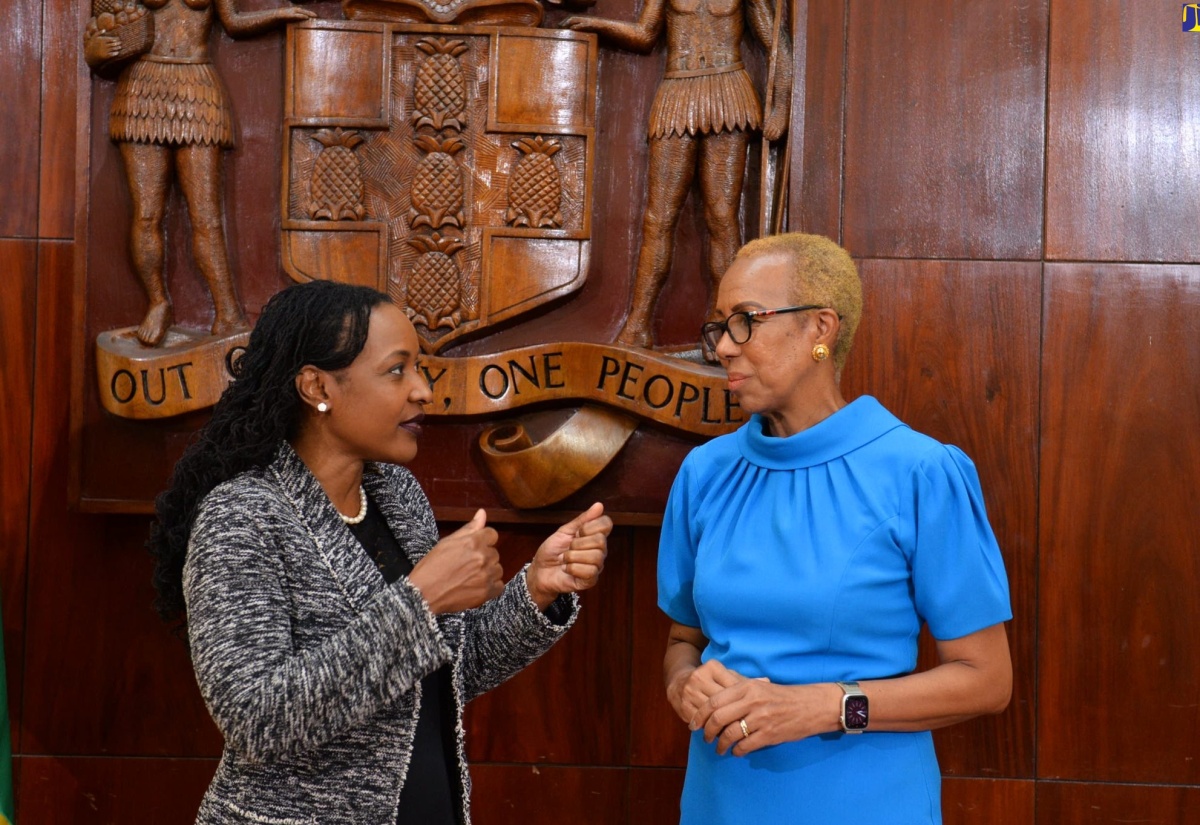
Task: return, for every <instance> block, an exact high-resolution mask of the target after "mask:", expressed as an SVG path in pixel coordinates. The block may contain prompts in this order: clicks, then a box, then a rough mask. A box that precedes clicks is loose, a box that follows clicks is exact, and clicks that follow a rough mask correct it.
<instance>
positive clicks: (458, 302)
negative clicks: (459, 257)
mask: <svg viewBox="0 0 1200 825" xmlns="http://www.w3.org/2000/svg"><path fill="white" fill-rule="evenodd" d="M408 242H409V244H411V245H412V247H413V248H414V249H416V250H417V251H418V252H419V253H421V254H420V255H419V256H418V257H417V262H416V263H415V264H414V265H413V271H412V276H411V277H410V278H409V279H408V307H407V310H406V311H407V312H408V317H409V318H410V319H412V322H413V323H414V324H417V323H420V324H424V325H425V327H426V328H427V329H430V330H434V329H438V328H439V327H449V328H450V329H454V328H455V327H457V326H458V324H459V322H460V321H461V320H462V317H463V311H462V310H463V307H462V285H461V284H462V273H461V272H460V271H459V269H458V265H457V264H456V263H455V262H454V259H453V258H452V257H451V256H452V255H454V253H456V252H458V251H459V250H460V249H462V248H463V245H462V243H461V242H459V241H457V240H455V239H453V238H444V237H442V236H441V235H439V234H438V233H437V232H434V233H433V235H432V236H430V237H425V236H422V235H418V236H415V237H412V238H409V239H408Z"/></svg>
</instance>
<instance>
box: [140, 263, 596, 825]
mask: <svg viewBox="0 0 1200 825" xmlns="http://www.w3.org/2000/svg"><path fill="white" fill-rule="evenodd" d="M418 355H419V350H418V341H417V335H416V331H415V330H414V329H413V327H412V324H411V323H409V321H408V319H407V317H405V315H404V313H403V312H402V311H401V310H400V309H398V308H397V307H396V306H395V305H393V304H392V303H391V302H390V301H389V300H388V298H387V296H386V295H384V294H382V293H379V292H376V291H375V290H370V289H366V288H362V287H352V286H345V285H339V284H332V283H328V282H314V283H309V284H304V285H299V286H294V287H290V288H288V289H286V290H284V291H283V292H281V293H280V294H279V295H277V296H276V297H275V298H273V299H272V300H271V302H270V303H268V305H267V307H266V308H265V309H264V311H263V314H262V317H261V318H260V320H259V322H258V325H257V326H256V327H255V330H254V332H253V333H252V335H251V338H250V343H249V345H248V347H247V349H246V352H245V353H244V355H243V356H242V358H241V359H240V361H239V362H238V363H237V365H236V367H237V369H236V375H237V377H236V380H235V381H234V382H233V383H232V384H231V385H230V388H229V389H228V390H227V391H226V393H225V394H224V395H223V396H222V398H221V401H220V402H219V403H218V404H217V406H216V407H215V408H214V410H213V416H212V419H211V421H210V423H209V424H208V425H207V426H206V427H205V428H204V429H203V430H202V431H201V433H200V436H199V437H198V439H197V441H196V442H195V443H194V444H193V445H192V446H191V447H189V449H188V450H187V451H186V452H185V454H184V456H183V458H181V459H180V461H179V463H178V464H177V465H176V468H175V473H174V477H173V479H172V484H171V487H170V488H169V489H168V490H167V491H166V492H165V493H163V494H162V495H161V496H160V497H159V499H158V502H157V509H158V520H157V523H156V524H155V526H154V528H153V530H152V533H151V540H150V548H151V550H152V552H153V553H154V554H155V555H156V557H157V560H158V564H157V567H156V570H155V584H156V587H157V588H158V592H159V602H158V608H159V611H160V613H162V614H163V616H164V618H168V619H177V618H182V619H183V621H184V622H185V623H186V628H187V633H188V640H189V644H190V649H191V655H192V661H193V664H194V667H195V671H196V679H197V682H198V683H199V685H200V690H201V693H202V694H203V696H204V699H205V702H206V703H207V705H208V708H209V710H210V712H211V713H212V716H213V719H214V720H215V721H216V723H217V725H218V727H219V728H220V729H221V732H222V733H223V735H224V737H225V749H224V753H223V755H222V758H221V763H220V765H219V766H218V768H217V772H216V776H215V777H214V778H213V781H212V784H211V785H210V786H209V789H208V792H207V793H206V794H205V796H204V800H203V802H202V803H201V807H200V811H199V814H198V816H197V820H196V821H197V822H198V823H214V825H215V824H216V823H220V824H221V825H225V824H226V823H229V825H232V823H278V824H280V825H282V824H283V823H287V824H288V825H292V823H296V824H297V825H298V824H299V823H305V824H306V825H308V824H309V823H321V825H336V824H337V823H346V825H349V824H350V823H355V825H362V824H363V823H379V824H380V825H383V823H388V825H390V824H391V823H396V822H401V823H403V822H409V821H417V820H419V821H421V822H430V823H432V822H447V823H453V822H457V823H469V822H470V804H469V799H470V777H469V775H468V772H467V763H466V758H465V748H464V741H463V727H462V709H463V706H464V705H465V703H466V702H468V701H470V700H471V699H473V698H474V697H476V696H478V695H479V694H481V693H483V692H484V691H487V690H489V689H491V688H493V687H495V686H496V685H498V684H500V683H501V682H503V681H504V680H505V679H507V678H509V677H510V676H512V675H513V674H515V673H516V672H517V671H519V670H520V669H521V668H523V667H525V666H526V665H528V664H529V663H531V662H532V661H534V660H535V659H536V658H537V657H538V656H540V655H541V654H542V653H543V652H545V651H546V650H547V649H548V648H549V647H550V646H551V645H552V644H553V643H554V642H555V641H556V640H557V639H558V638H559V637H560V636H562V635H563V633H565V632H566V630H567V629H568V628H569V627H570V625H571V624H572V623H573V622H574V619H575V616H576V615H577V613H578V597H577V596H576V595H575V594H576V592H577V591H579V590H583V589H586V588H588V587H591V586H592V585H593V584H594V583H595V582H596V579H597V577H598V576H599V574H600V570H601V569H602V567H603V564H604V558H605V554H606V551H607V535H608V533H609V532H610V531H611V529H612V522H611V520H609V519H608V517H607V516H604V515H603V514H602V513H603V508H602V506H601V505H599V504H596V505H593V506H592V507H591V508H590V509H589V510H588V511H587V512H586V513H583V514H582V515H581V516H579V517H578V518H576V519H574V520H573V521H571V522H570V523H568V524H565V525H563V527H561V528H559V530H558V531H556V532H555V533H554V534H553V535H551V536H550V537H549V538H548V539H547V540H546V541H545V542H544V543H543V544H542V546H541V547H540V548H538V551H537V553H536V554H535V556H534V558H533V559H532V560H531V562H530V563H529V564H528V565H527V566H526V568H525V569H524V570H522V571H521V573H519V574H518V575H517V576H515V577H513V579H512V580H511V581H509V582H508V583H507V585H505V584H504V583H503V581H502V579H501V568H500V563H499V558H498V555H497V553H496V549H495V546H494V545H495V542H496V538H497V535H496V531H495V530H493V529H492V528H490V527H487V526H486V524H485V515H484V513H483V511H482V510H481V511H479V512H478V513H477V514H476V516H475V518H474V519H473V520H472V521H471V522H470V523H468V524H467V525H466V526H464V527H463V528H462V529H460V530H459V531H457V532H456V533H454V534H452V535H450V536H447V537H446V538H444V539H441V540H439V536H438V533H437V525H436V523H435V521H434V517H433V513H432V511H431V509H430V507H429V503H428V501H427V500H426V498H425V495H424V493H423V492H422V491H421V488H420V486H419V485H418V483H417V481H416V480H415V479H414V478H413V476H412V474H411V473H410V472H409V471H408V470H406V469H404V467H402V466H400V465H403V464H404V463H406V462H407V461H410V460H411V459H412V458H413V456H415V455H416V449H417V446H416V442H417V437H418V436H419V434H420V422H421V418H422V414H421V408H422V405H424V404H426V403H428V401H429V400H430V391H429V387H428V384H427V383H426V381H425V380H424V378H423V377H422V374H421V372H420V370H419V364H418ZM372 525H374V527H375V529H374V531H373V532H372V531H371V530H367V529H366V528H368V527H371V526H372ZM397 571H399V572H397ZM389 582H391V583H389ZM439 680H440V681H439ZM439 703H440V704H439ZM414 753H415V754H416V758H415V759H414ZM413 777H416V778H415V779H414V780H413V782H411V783H410V782H407V781H406V780H408V779H409V778H413ZM431 788H441V791H436V790H430V789H431Z"/></svg>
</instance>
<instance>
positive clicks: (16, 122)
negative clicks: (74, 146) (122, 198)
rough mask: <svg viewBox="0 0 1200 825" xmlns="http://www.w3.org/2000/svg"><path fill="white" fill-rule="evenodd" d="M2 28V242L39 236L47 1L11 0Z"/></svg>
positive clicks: (0, 144) (0, 50)
mask: <svg viewBox="0 0 1200 825" xmlns="http://www.w3.org/2000/svg"><path fill="white" fill-rule="evenodd" d="M4 9H5V14H4V25H3V26H0V55H4V69H5V71H4V82H3V83H0V112H4V120H5V123H4V131H5V138H4V139H2V140H0V180H3V181H4V189H5V192H4V195H5V203H6V208H5V209H2V210H0V237H7V238H12V237H21V238H31V237H34V236H36V235H37V206H36V204H37V193H38V135H39V129H38V126H39V123H40V118H41V111H40V100H41V88H40V80H39V78H40V77H41V60H42V0H9V2H7V3H5V5H4Z"/></svg>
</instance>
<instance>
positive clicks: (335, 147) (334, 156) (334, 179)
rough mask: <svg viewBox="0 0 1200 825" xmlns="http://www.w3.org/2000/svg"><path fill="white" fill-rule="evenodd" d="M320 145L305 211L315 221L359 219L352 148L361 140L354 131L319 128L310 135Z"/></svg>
mask: <svg viewBox="0 0 1200 825" xmlns="http://www.w3.org/2000/svg"><path fill="white" fill-rule="evenodd" d="M313 140H315V141H317V142H318V143H320V144H321V146H323V147H324V148H323V149H322V150H321V154H320V155H318V156H317V161H316V163H315V164H314V165H313V171H312V189H311V191H312V204H311V205H310V206H309V213H310V214H311V215H312V217H313V218H314V219H315V220H321V219H325V220H330V221H335V220H336V221H340V220H348V221H357V220H362V217H363V214H364V213H365V211H366V210H365V209H364V208H363V179H362V167H361V166H360V165H359V162H358V155H356V154H354V147H355V146H358V145H359V144H360V143H362V142H363V138H362V136H361V135H359V134H358V132H355V131H352V130H351V131H345V130H343V129H342V128H341V127H340V126H339V127H338V128H336V129H321V130H320V131H319V132H317V133H316V134H314V135H313Z"/></svg>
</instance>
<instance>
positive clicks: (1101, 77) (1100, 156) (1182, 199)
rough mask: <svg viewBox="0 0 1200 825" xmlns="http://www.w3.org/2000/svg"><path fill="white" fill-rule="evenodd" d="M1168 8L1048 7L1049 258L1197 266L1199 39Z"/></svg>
mask: <svg viewBox="0 0 1200 825" xmlns="http://www.w3.org/2000/svg"><path fill="white" fill-rule="evenodd" d="M1180 17H1181V15H1180V12H1179V9H1177V8H1176V6H1175V5H1168V4H1166V3H1146V2H1143V0H1089V1H1088V2H1072V3H1056V4H1055V5H1054V8H1053V16H1052V19H1051V25H1050V31H1051V34H1052V39H1051V42H1050V83H1049V107H1048V108H1049V126H1048V136H1047V141H1046V173H1047V174H1046V257H1047V258H1048V259H1073V260H1080V259H1083V260H1111V261H1189V262H1191V261H1197V260H1200V234H1198V233H1197V232H1196V214H1197V213H1198V212H1200V153H1197V151H1196V146H1197V140H1198V139H1200V125H1198V124H1200V98H1198V97H1197V95H1196V93H1195V90H1194V83H1193V81H1194V78H1195V69H1196V67H1197V65H1200V34H1192V33H1182V32H1181V31H1180Z"/></svg>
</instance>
